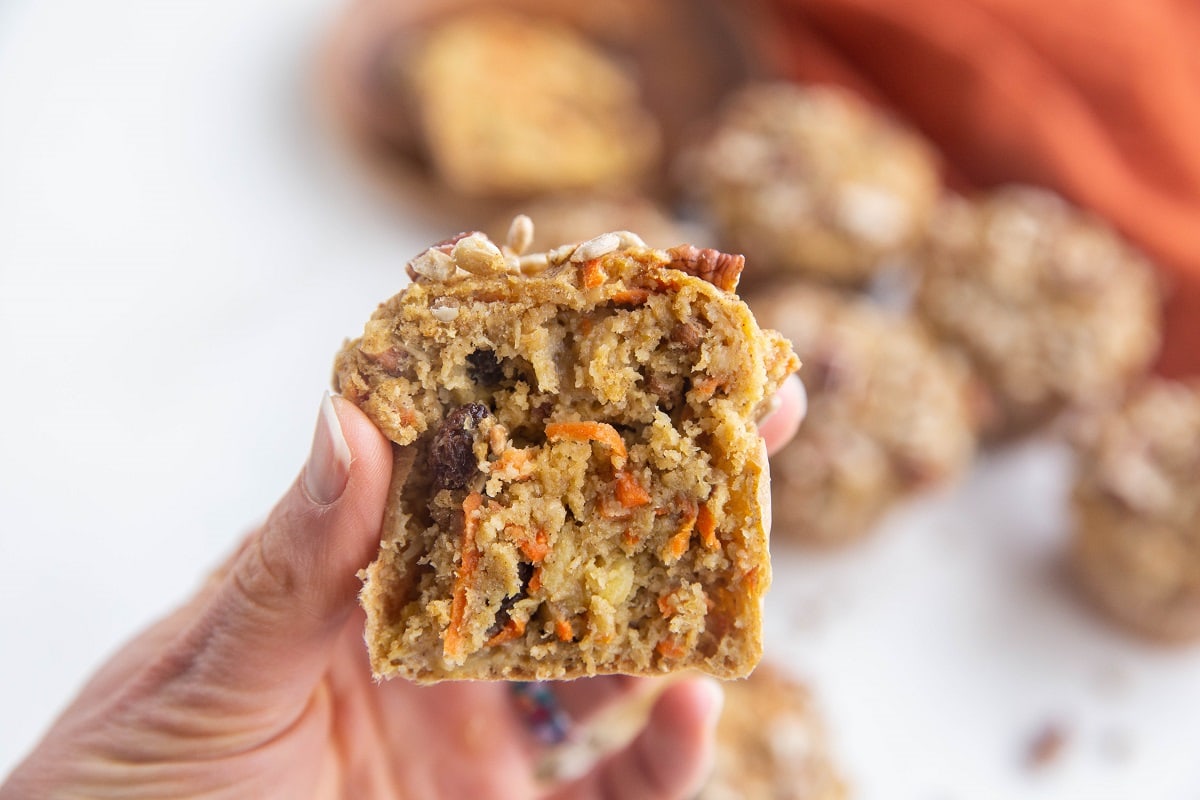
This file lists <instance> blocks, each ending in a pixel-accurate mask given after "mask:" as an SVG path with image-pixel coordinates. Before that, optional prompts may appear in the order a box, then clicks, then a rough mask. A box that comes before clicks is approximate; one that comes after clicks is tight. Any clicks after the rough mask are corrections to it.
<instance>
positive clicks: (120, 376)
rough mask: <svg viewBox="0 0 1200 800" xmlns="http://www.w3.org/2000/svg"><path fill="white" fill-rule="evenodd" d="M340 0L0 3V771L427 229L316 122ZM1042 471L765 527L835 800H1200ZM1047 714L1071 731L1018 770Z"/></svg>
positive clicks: (234, 507) (200, 567) (1139, 650)
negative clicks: (1092, 607) (1037, 765)
mask: <svg viewBox="0 0 1200 800" xmlns="http://www.w3.org/2000/svg"><path fill="white" fill-rule="evenodd" d="M336 10H337V5H336V2H335V0H287V1H286V2H285V0H255V2H244V1H243V0H171V2H161V0H111V1H110V2H103V3H100V2H90V1H89V0H74V2H70V1H69V0H38V2H36V3H35V2H31V0H7V2H0V376H2V377H0V380H2V381H3V391H2V392H0V775H2V774H4V773H6V772H7V771H8V769H9V768H10V767H11V766H12V765H13V764H14V763H15V762H16V761H17V759H19V758H20V757H21V755H22V754H23V753H25V752H26V751H27V750H28V749H29V748H30V747H31V746H32V745H33V743H34V742H35V741H36V739H37V738H38V736H40V734H41V732H42V731H43V730H44V729H45V727H46V726H47V725H48V724H49V722H50V720H51V719H52V718H53V716H54V714H55V713H56V712H57V710H58V709H59V708H61V706H62V705H63V704H64V703H65V702H66V700H67V699H68V698H69V697H70V695H71V694H72V692H73V691H74V690H75V689H76V687H77V686H78V685H79V684H80V682H81V681H82V679H83V678H84V676H85V675H86V674H87V673H88V672H89V671H90V670H91V669H93V668H94V667H95V666H96V664H97V663H98V661H99V660H100V659H101V658H103V657H104V656H105V654H107V653H108V652H110V651H111V650H112V648H113V647H115V646H116V645H117V644H118V643H119V642H120V641H121V640H123V639H124V638H125V637H127V636H128V635H130V634H131V633H132V632H133V631H135V630H136V629H138V628H139V627H141V626H142V625H144V624H145V623H147V622H148V621H149V620H151V619H152V618H154V617H155V616H156V615H157V614H159V613H161V612H162V611H164V610H165V609H167V608H168V607H170V606H171V604H172V603H173V602H175V601H177V600H178V599H180V598H181V597H183V596H184V595H185V594H186V593H187V592H189V591H190V590H191V588H192V587H193V586H194V585H195V584H196V583H197V581H199V580H200V579H201V577H202V576H203V575H204V573H205V572H206V570H207V569H208V568H209V567H210V566H211V565H212V564H213V563H214V562H215V561H216V560H217V559H218V558H219V557H220V555H221V554H222V553H223V552H224V551H225V550H227V549H228V548H229V547H230V546H231V545H232V544H233V542H234V541H235V540H236V538H237V537H238V536H239V535H240V534H241V532H242V531H244V530H245V529H246V528H247V527H248V526H250V525H252V524H253V523H254V521H255V520H257V519H258V518H260V517H261V516H262V515H263V514H264V513H265V511H266V510H267V508H268V507H269V505H270V504H271V503H272V502H273V500H274V499H275V498H276V497H277V496H278V495H279V493H280V492H282V491H283V489H284V488H285V487H286V486H287V484H288V483H289V482H290V481H291V480H292V478H293V476H294V475H295V473H296V471H297V470H298V468H299V466H300V464H301V462H302V461H303V459H304V455H305V452H306V450H307V444H308V440H309V437H310V434H311V429H312V424H313V422H314V419H315V414H316V410H317V404H318V401H319V400H320V396H321V392H322V391H323V390H324V389H325V387H326V385H327V382H328V377H329V372H330V363H331V359H332V356H333V353H334V352H335V350H336V349H337V347H338V345H339V344H340V342H341V340H342V339H343V337H345V336H349V335H354V334H355V333H356V332H357V331H358V330H360V329H361V325H362V323H363V321H365V319H366V317H367V315H368V313H369V312H370V311H371V309H372V308H373V307H374V305H375V304H376V303H377V302H378V301H380V300H382V299H383V298H384V297H386V296H388V295H389V294H391V293H393V292H394V291H395V290H396V289H398V288H399V286H400V283H401V280H402V275H403V264H404V261H405V260H406V259H407V258H408V257H409V256H410V255H412V254H413V253H415V252H416V251H417V250H419V249H420V248H421V246H423V245H424V244H425V243H428V242H430V241H434V240H437V239H439V238H441V237H442V236H443V235H444V234H445V233H446V232H447V231H444V230H442V228H441V227H439V226H438V224H437V223H434V222H432V221H430V220H423V219H420V218H419V217H418V216H416V215H414V214H413V213H409V214H402V213H400V212H398V210H397V209H396V208H395V207H394V206H389V205H387V204H386V203H384V202H383V201H382V200H381V199H380V198H379V197H377V196H376V195H375V194H374V193H373V192H372V191H371V190H369V189H367V188H365V186H364V183H363V181H362V180H361V176H360V175H359V174H357V173H356V171H355V168H354V166H353V164H352V163H351V162H350V160H349V159H348V158H347V157H346V156H345V155H344V154H343V153H342V152H341V151H340V149H339V147H338V145H337V143H336V142H335V141H333V140H332V138H331V136H330V135H329V133H328V130H327V126H325V125H323V124H322V121H321V120H320V118H319V115H318V113H317V110H316V108H315V103H314V100H313V93H312V71H313V66H314V60H315V54H316V51H317V48H318V47H319V44H320V40H321V36H322V34H323V32H324V31H325V30H326V28H327V26H328V24H329V22H330V20H331V19H332V17H333V15H334V14H335V13H336ZM1068 475H1069V463H1068V459H1067V458H1066V456H1065V454H1064V453H1062V452H1061V451H1059V450H1058V449H1056V448H1055V447H1053V446H1051V445H1046V444H1030V445H1026V446H1023V447H1020V448H1017V449H1014V450H1010V451H1009V452H1006V453H1002V454H997V455H993V456H991V457H989V458H988V459H986V460H985V461H984V462H983V463H982V464H981V465H980V466H979V468H978V469H977V470H976V471H975V472H974V473H973V474H972V475H971V476H970V477H969V478H968V480H967V481H966V482H965V483H964V485H962V486H961V487H959V488H958V489H957V490H955V491H953V492H947V493H945V494H943V495H942V496H940V497H935V498H928V499H926V500H923V501H921V502H919V503H917V504H914V505H913V506H911V507H909V508H907V509H903V510H901V511H900V512H898V513H897V514H895V515H893V517H892V518H891V519H890V520H889V521H888V522H887V523H886V524H885V525H884V526H883V529H882V530H881V531H879V533H878V535H877V536H876V537H875V538H873V539H872V540H871V541H870V542H868V543H867V544H866V545H864V546H863V547H860V548H856V549H854V550H851V551H848V552H845V553H841V554H837V555H833V556H829V555H825V556H817V555H812V554H807V553H803V552H799V551H794V550H789V549H787V548H786V547H784V546H783V545H782V544H780V545H778V546H777V547H776V556H777V560H776V563H777V567H776V586H775V589H774V590H773V592H772V594H771V596H770V598H769V610H768V615H769V630H768V644H769V650H770V654H771V655H772V656H773V657H774V658H775V659H776V660H783V661H786V662H788V663H790V664H791V666H792V667H794V669H795V671H796V673H797V674H798V675H802V676H806V677H807V678H809V679H810V680H811V682H812V683H813V685H814V686H815V688H816V690H817V691H818V693H819V696H820V701H821V704H822V706H823V708H824V710H825V712H826V716H827V717H828V719H829V724H830V727H831V729H832V734H833V737H834V747H835V749H836V752H837V755H838V758H839V760H840V761H841V763H842V764H843V765H844V768H845V771H846V772H847V774H848V775H849V776H850V778H851V782H852V783H853V784H854V786H855V788H856V790H857V795H858V796H859V797H861V798H864V800H954V798H1025V797H1029V798H1069V799H1071V800H1074V799H1075V798H1078V799H1079V800H1120V799H1123V798H1130V799H1133V798H1136V799H1137V800H1156V799H1157V798H1162V800H1176V799H1178V800H1185V798H1196V797H1200V654H1197V653H1196V652H1189V651H1186V650H1177V651H1171V650H1161V649H1155V648H1151V647H1147V646H1144V645H1140V644H1138V643H1136V642H1133V641H1131V640H1129V639H1128V638H1126V637H1124V636H1122V635H1120V634H1117V633H1114V632H1111V631H1109V630H1108V629H1107V628H1106V627H1104V626H1103V625H1102V624H1099V623H1097V622H1096V621H1095V620H1094V619H1093V618H1092V617H1091V616H1090V615H1089V614H1087V613H1086V612H1085V611H1082V610H1081V609H1080V608H1079V607H1078V605H1077V603H1076V602H1075V600H1074V598H1073V596H1072V594H1071V593H1070V591H1069V589H1068V588H1067V586H1066V584H1065V582H1064V581H1063V579H1062V578H1061V576H1060V575H1059V574H1058V567H1057V565H1056V563H1057V562H1056V553H1057V551H1058V549H1059V547H1060V543H1061V540H1062V536H1063V531H1064V529H1065V526H1066V525H1067V517H1066V512H1065V509H1064V507H1063V502H1062V497H1063V494H1064V492H1065V490H1066V486H1067V482H1068ZM1048 723H1053V724H1057V725H1059V726H1062V727H1063V729H1064V730H1065V731H1066V732H1067V744H1066V747H1065V749H1064V751H1063V753H1062V755H1061V757H1059V758H1058V759H1057V760H1055V761H1054V762H1053V763H1051V764H1050V765H1049V766H1047V767H1045V768H1043V769H1040V770H1031V769H1029V768H1027V766H1026V765H1025V764H1024V757H1025V751H1026V748H1027V747H1028V745H1029V742H1030V741H1031V740H1032V738H1033V737H1034V736H1035V735H1036V734H1037V733H1038V731H1039V730H1040V729H1042V728H1043V727H1044V726H1045V725H1046V724H1048Z"/></svg>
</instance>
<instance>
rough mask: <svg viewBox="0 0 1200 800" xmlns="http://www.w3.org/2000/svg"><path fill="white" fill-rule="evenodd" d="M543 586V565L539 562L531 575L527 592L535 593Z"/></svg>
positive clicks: (526, 588)
mask: <svg viewBox="0 0 1200 800" xmlns="http://www.w3.org/2000/svg"><path fill="white" fill-rule="evenodd" d="M541 588H542V567H541V565H540V564H539V565H538V566H536V567H534V568H533V574H532V575H530V576H529V585H528V586H527V587H525V591H526V594H534V593H535V592H537V591H539V590H540V589H541Z"/></svg>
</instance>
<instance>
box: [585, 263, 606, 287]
mask: <svg viewBox="0 0 1200 800" xmlns="http://www.w3.org/2000/svg"><path fill="white" fill-rule="evenodd" d="M607 277H608V275H607V274H606V273H605V272H604V267H602V266H600V259H598V258H593V259H592V260H591V261H585V262H584V264H583V288H585V289H595V288H596V287H597V286H599V285H600V284H602V283H604V280H605V278H607Z"/></svg>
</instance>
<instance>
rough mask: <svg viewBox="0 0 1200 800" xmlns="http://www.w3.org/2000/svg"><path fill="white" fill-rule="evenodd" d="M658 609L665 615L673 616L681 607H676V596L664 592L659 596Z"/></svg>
mask: <svg viewBox="0 0 1200 800" xmlns="http://www.w3.org/2000/svg"><path fill="white" fill-rule="evenodd" d="M658 610H659V611H660V612H662V615H663V616H664V617H673V616H675V612H676V611H678V610H679V609H678V608H676V607H675V598H674V597H673V596H672V594H671V593H667V594H664V595H663V596H662V597H660V598H658Z"/></svg>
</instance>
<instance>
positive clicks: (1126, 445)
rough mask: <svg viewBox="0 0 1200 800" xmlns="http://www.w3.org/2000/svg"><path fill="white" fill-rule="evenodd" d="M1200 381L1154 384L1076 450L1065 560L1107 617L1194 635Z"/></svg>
mask: <svg viewBox="0 0 1200 800" xmlns="http://www.w3.org/2000/svg"><path fill="white" fill-rule="evenodd" d="M1198 479H1200V381H1192V382H1190V383H1175V382H1169V381H1166V380H1156V381H1153V382H1150V383H1148V384H1146V385H1145V386H1143V387H1141V388H1140V389H1139V390H1138V391H1136V392H1135V393H1134V394H1133V396H1132V397H1131V398H1130V399H1129V400H1128V401H1126V403H1125V404H1124V406H1123V407H1122V408H1121V409H1120V410H1119V412H1117V413H1115V414H1112V415H1109V416H1106V417H1103V418H1101V419H1099V420H1098V423H1097V425H1096V427H1095V429H1094V430H1092V431H1091V432H1090V435H1087V436H1086V437H1085V441H1084V442H1083V443H1082V444H1081V445H1080V446H1079V476H1078V479H1077V481H1076V485H1075V492H1074V497H1073V500H1074V511H1075V531H1074V538H1073V540H1072V545H1071V560H1072V564H1073V566H1074V570H1075V572H1076V574H1077V575H1078V576H1079V578H1080V581H1081V582H1082V584H1083V587H1084V588H1085V589H1086V590H1087V592H1088V593H1089V594H1090V595H1091V597H1092V598H1093V599H1094V600H1095V602H1096V603H1097V604H1098V605H1099V606H1100V607H1101V608H1102V609H1103V610H1104V611H1105V612H1106V613H1107V614H1108V615H1109V616H1110V617H1112V618H1113V619H1115V620H1117V621H1119V622H1121V623H1123V624H1125V625H1128V626H1130V627H1132V628H1133V629H1135V630H1137V631H1140V632H1142V633H1144V634H1147V635H1149V636H1152V637H1156V638H1161V639H1170V640H1181V639H1195V638H1197V637H1200V491H1197V480H1198Z"/></svg>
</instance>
